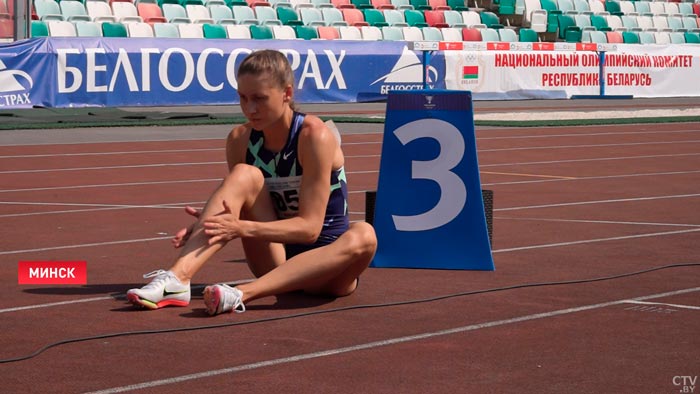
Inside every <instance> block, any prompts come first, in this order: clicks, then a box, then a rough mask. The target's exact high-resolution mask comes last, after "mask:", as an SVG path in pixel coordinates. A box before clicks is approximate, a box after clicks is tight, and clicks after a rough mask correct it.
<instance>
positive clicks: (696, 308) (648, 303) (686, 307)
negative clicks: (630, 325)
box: [624, 300, 700, 311]
mask: <svg viewBox="0 0 700 394" xmlns="http://www.w3.org/2000/svg"><path fill="white" fill-rule="evenodd" d="M624 303H625V304H638V305H663V306H671V307H674V308H680V309H690V310H694V311H700V306H691V305H679V304H667V303H665V302H648V301H636V300H629V301H624Z"/></svg>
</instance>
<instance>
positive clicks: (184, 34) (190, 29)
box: [164, 4, 204, 38]
mask: <svg viewBox="0 0 700 394" xmlns="http://www.w3.org/2000/svg"><path fill="white" fill-rule="evenodd" d="M164 5H165V4H164ZM175 25H176V26H177V30H178V32H179V33H180V38H204V30H202V25H200V24H199V23H175Z"/></svg>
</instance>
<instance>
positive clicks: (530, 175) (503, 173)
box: [479, 171, 576, 179]
mask: <svg viewBox="0 0 700 394" xmlns="http://www.w3.org/2000/svg"><path fill="white" fill-rule="evenodd" d="M479 172H480V173H482V174H493V175H513V176H524V177H533V178H555V179H576V178H574V177H570V176H557V175H540V174H520V173H517V172H493V171H479Z"/></svg>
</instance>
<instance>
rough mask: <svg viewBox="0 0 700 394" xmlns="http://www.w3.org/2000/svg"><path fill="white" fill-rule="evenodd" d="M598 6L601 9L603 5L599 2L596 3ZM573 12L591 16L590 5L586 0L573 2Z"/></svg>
mask: <svg viewBox="0 0 700 394" xmlns="http://www.w3.org/2000/svg"><path fill="white" fill-rule="evenodd" d="M598 4H600V6H601V7H602V6H603V3H601V2H600V1H598ZM574 10H576V12H577V13H579V14H588V15H591V14H593V11H592V10H591V4H590V3H589V2H588V0H574ZM604 10H605V9H604V8H603V11H604Z"/></svg>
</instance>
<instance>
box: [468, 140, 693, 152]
mask: <svg viewBox="0 0 700 394" xmlns="http://www.w3.org/2000/svg"><path fill="white" fill-rule="evenodd" d="M698 142H700V140H684V141H652V142H625V143H618V144H586V145H550V146H521V147H517V148H493V149H479V153H481V152H510V151H516V150H538V149H580V148H605V147H613V146H641V145H671V144H684V145H685V144H693V143H698Z"/></svg>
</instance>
